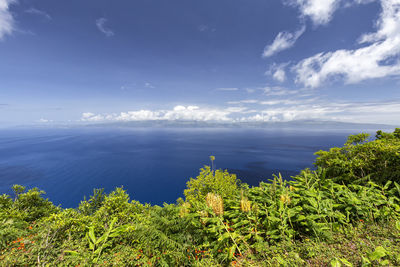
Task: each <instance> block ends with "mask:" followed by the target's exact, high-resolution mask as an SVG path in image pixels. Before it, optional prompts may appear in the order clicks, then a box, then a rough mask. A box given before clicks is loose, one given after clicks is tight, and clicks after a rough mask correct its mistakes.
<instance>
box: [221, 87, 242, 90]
mask: <svg viewBox="0 0 400 267" xmlns="http://www.w3.org/2000/svg"><path fill="white" fill-rule="evenodd" d="M216 90H217V91H238V90H239V88H237V87H222V88H217V89H216Z"/></svg>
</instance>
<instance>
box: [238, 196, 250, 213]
mask: <svg viewBox="0 0 400 267" xmlns="http://www.w3.org/2000/svg"><path fill="white" fill-rule="evenodd" d="M240 210H241V211H242V212H249V211H250V210H251V202H250V201H249V200H248V199H247V197H244V196H243V194H242V199H241V200H240Z"/></svg>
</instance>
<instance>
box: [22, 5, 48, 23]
mask: <svg viewBox="0 0 400 267" xmlns="http://www.w3.org/2000/svg"><path fill="white" fill-rule="evenodd" d="M25 12H26V13H28V14H32V15H37V16H42V17H43V18H45V19H47V20H51V19H52V18H51V16H50V15H49V14H48V13H46V12H45V11H43V10H39V9H36V8H34V7H31V8H29V9H27V10H25Z"/></svg>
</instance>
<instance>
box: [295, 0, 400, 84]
mask: <svg viewBox="0 0 400 267" xmlns="http://www.w3.org/2000/svg"><path fill="white" fill-rule="evenodd" d="M381 6H382V12H381V14H380V17H379V20H378V21H377V23H376V25H377V31H376V32H373V33H369V34H364V35H362V36H361V38H360V48H358V49H354V50H345V49H341V50H337V51H334V52H327V53H319V54H316V55H314V56H312V57H309V58H306V59H304V60H302V61H301V62H299V63H298V64H297V65H296V66H295V67H294V68H293V69H294V71H295V72H296V73H297V78H296V82H297V83H301V84H303V85H305V86H307V87H312V88H315V87H319V86H321V85H322V84H323V83H324V82H325V81H327V80H328V79H329V78H331V77H335V76H336V77H337V76H339V77H342V78H344V81H345V82H346V83H348V84H354V83H358V82H361V81H364V80H367V79H373V78H383V77H387V76H399V75H400V61H399V56H400V0H381ZM366 44H367V45H366Z"/></svg>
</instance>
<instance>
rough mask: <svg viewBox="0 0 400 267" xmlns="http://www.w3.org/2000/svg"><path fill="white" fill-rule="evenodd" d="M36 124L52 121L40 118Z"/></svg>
mask: <svg viewBox="0 0 400 267" xmlns="http://www.w3.org/2000/svg"><path fill="white" fill-rule="evenodd" d="M38 122H40V123H49V122H53V121H52V120H48V119H44V118H41V119H40V120H39V121H38Z"/></svg>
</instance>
